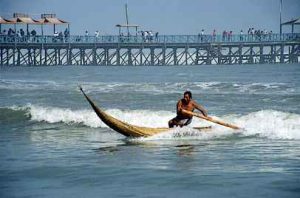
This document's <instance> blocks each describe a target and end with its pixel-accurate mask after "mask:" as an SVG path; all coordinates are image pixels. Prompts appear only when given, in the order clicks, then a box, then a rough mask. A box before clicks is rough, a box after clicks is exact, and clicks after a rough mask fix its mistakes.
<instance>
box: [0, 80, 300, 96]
mask: <svg viewBox="0 0 300 198" xmlns="http://www.w3.org/2000/svg"><path fill="white" fill-rule="evenodd" d="M79 84H82V85H83V87H84V88H85V89H86V90H89V91H91V92H101V93H110V92H113V93H116V92H118V93H123V92H126V93H127V92H142V93H151V94H170V93H176V94H177V93H182V91H183V90H192V91H193V92H194V93H196V94H197V93H203V91H205V92H206V93H207V92H212V93H222V94H226V93H250V94H252V93H256V94H267V93H272V94H295V93H298V92H299V90H298V89H297V88H295V87H296V86H293V85H289V84H287V83H276V82H273V83H236V82H235V83H232V82H181V83H180V82H177V83H173V82H165V83H119V82H110V83H104V82H76V83H75V82H54V81H25V80H5V79H2V80H0V89H8V90H44V89H46V90H74V89H76V88H77V86H78V85H79Z"/></svg>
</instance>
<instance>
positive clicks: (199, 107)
mask: <svg viewBox="0 0 300 198" xmlns="http://www.w3.org/2000/svg"><path fill="white" fill-rule="evenodd" d="M193 105H194V107H195V108H196V109H197V110H198V111H200V112H201V113H202V114H203V115H204V116H205V117H206V116H207V111H206V110H205V109H204V107H202V106H201V105H199V104H198V103H196V102H195V101H193Z"/></svg>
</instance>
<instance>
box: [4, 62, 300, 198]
mask: <svg viewBox="0 0 300 198" xmlns="http://www.w3.org/2000/svg"><path fill="white" fill-rule="evenodd" d="M79 85H81V86H82V87H83V89H84V90H85V91H86V93H87V94H88V95H89V96H90V97H91V98H92V99H93V100H94V101H95V102H96V104H97V105H99V107H101V108H103V109H104V110H105V111H106V112H108V113H109V114H111V115H113V116H114V117H116V118H118V119H120V120H123V121H125V122H128V123H131V124H134V125H139V126H147V127H167V123H168V120H169V119H171V118H173V117H174V116H175V106H176V102H177V101H178V99H180V98H181V97H182V95H183V92H184V91H186V90H190V91H192V93H193V99H194V100H196V101H197V102H198V103H199V104H201V105H202V106H204V107H205V108H206V109H207V111H208V113H209V115H210V116H212V117H214V118H218V119H221V120H224V121H226V122H229V123H233V124H236V125H238V126H240V127H241V128H242V129H241V130H237V131H235V130H232V129H229V128H226V127H223V126H218V125H215V124H212V123H209V122H207V121H203V120H200V119H198V118H194V119H193V122H192V124H191V125H190V126H188V127H184V128H175V129H171V130H170V131H168V132H165V133H162V134H159V135H155V136H152V137H148V138H126V137H124V136H122V135H120V134H118V133H117V132H115V131H113V130H111V129H110V128H108V127H107V126H106V125H105V124H104V123H102V122H101V121H100V120H99V118H98V117H97V116H96V114H95V113H94V112H93V111H92V109H91V107H90V106H89V104H88V103H87V101H86V100H85V98H84V97H83V95H82V94H81V92H80V91H79V89H78V86H79ZM194 126H212V130H211V131H210V132H206V133H204V132H199V131H196V130H194V129H193V128H192V127H194ZM0 162H1V163H0V197H3V198H4V197H49V198H50V197H51V198H53V197H130V198H131V197H155V198H156V197H222V198H224V197H225V198H227V197H228V198H229V197H230V198H232V197H251V198H252V197H264V198H265V197H272V198H274V197H280V198H282V197H285V198H286V197H300V65H299V64H290V65H289V64H285V65H280V64H276V65H233V66H228V65H227V66H175V67H172V66H165V67H146V66H145V67H123V66H115V67H99V66H98V67H96V66H80V67H76V66H64V67H61V66H53V67H2V68H0Z"/></svg>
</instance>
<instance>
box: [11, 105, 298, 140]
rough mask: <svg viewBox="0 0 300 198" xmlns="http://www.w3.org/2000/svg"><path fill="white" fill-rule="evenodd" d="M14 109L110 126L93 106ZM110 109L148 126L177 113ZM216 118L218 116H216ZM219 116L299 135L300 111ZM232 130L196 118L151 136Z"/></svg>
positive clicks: (248, 131)
mask: <svg viewBox="0 0 300 198" xmlns="http://www.w3.org/2000/svg"><path fill="white" fill-rule="evenodd" d="M11 109H13V110H25V111H26V114H27V115H28V116H29V117H30V119H31V120H33V121H38V122H48V123H58V122H62V123H66V124H74V123H75V124H83V125H86V126H88V127H94V128H97V127H107V126H106V125H105V124H104V123H103V122H102V121H101V120H100V119H99V118H98V117H97V115H96V114H95V113H94V112H93V111H92V110H90V109H83V110H72V109H67V108H57V107H43V106H37V105H31V104H29V105H27V106H25V107H15V106H13V107H11ZM106 112H107V113H109V114H111V115H112V116H114V117H116V118H118V119H120V120H122V121H125V122H127V123H130V124H133V125H138V126H145V127H167V123H168V120H169V119H171V118H172V117H173V116H174V112H171V111H152V110H119V109H108V110H107V111H106ZM215 118H217V117H215ZM218 119H221V120H224V121H227V122H229V123H234V124H236V125H238V126H240V127H241V128H243V129H242V130H240V131H239V132H240V134H241V135H244V136H259V137H264V138H270V139H300V115H298V114H293V113H286V112H280V111H274V110H262V111H258V112H252V113H249V114H247V115H242V116H239V115H225V116H221V117H219V118H218ZM208 125H212V126H213V130H212V132H210V133H199V132H198V131H197V130H194V129H192V127H194V126H208ZM231 134H232V130H231V129H229V128H226V127H223V126H220V125H216V124H213V123H209V122H207V121H203V120H200V119H197V118H194V119H193V122H192V124H191V125H189V127H186V128H176V129H172V130H170V131H169V132H167V133H163V134H159V135H157V136H154V137H152V138H159V139H160V138H177V137H180V138H182V137H184V136H193V137H195V138H201V139H206V138H214V137H222V136H227V135H231Z"/></svg>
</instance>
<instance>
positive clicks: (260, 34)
mask: <svg viewBox="0 0 300 198" xmlns="http://www.w3.org/2000/svg"><path fill="white" fill-rule="evenodd" d="M221 35H222V38H221V40H222V41H224V42H225V41H238V40H239V41H254V40H271V39H272V35H273V31H272V30H271V31H268V30H259V29H257V30H256V29H254V28H249V29H248V32H247V34H245V33H244V31H243V30H241V31H240V32H239V33H238V34H234V33H233V31H232V30H229V31H227V30H224V31H223V32H222V34H221ZM198 40H199V41H201V42H205V41H216V40H217V31H216V30H215V29H214V30H213V32H212V33H211V34H205V31H204V29H202V30H201V32H200V33H199V34H198Z"/></svg>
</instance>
